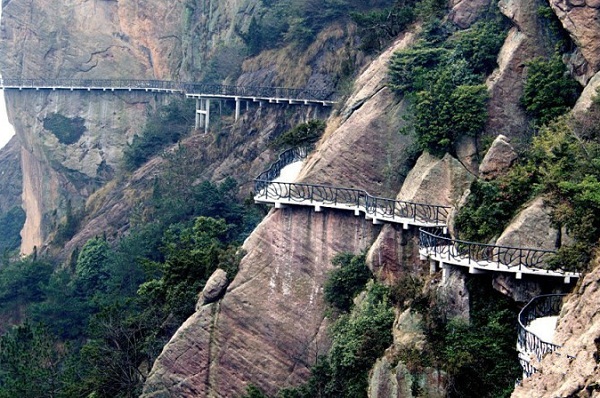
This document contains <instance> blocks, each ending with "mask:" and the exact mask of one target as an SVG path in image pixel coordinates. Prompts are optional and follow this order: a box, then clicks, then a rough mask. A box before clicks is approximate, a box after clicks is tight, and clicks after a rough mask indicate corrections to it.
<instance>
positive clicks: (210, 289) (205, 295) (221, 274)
mask: <svg viewBox="0 0 600 398" xmlns="http://www.w3.org/2000/svg"><path fill="white" fill-rule="evenodd" d="M228 283H229V281H228V280H227V272H225V271H224V270H222V269H221V268H218V269H217V270H216V271H215V272H213V274H212V275H211V276H210V278H208V280H207V281H206V285H204V289H202V293H201V294H200V298H199V300H198V304H197V305H196V311H199V310H200V309H201V308H202V305H203V304H208V303H212V302H213V301H215V300H216V299H218V298H219V297H220V296H221V295H222V294H223V292H224V291H225V288H226V287H227V284H228Z"/></svg>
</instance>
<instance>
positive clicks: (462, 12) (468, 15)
mask: <svg viewBox="0 0 600 398" xmlns="http://www.w3.org/2000/svg"><path fill="white" fill-rule="evenodd" d="M489 5H490V1H489V0H476V1H468V0H453V1H452V2H451V4H450V7H451V10H450V14H449V15H448V18H449V19H450V20H451V21H452V22H454V23H455V24H456V25H457V26H458V27H460V28H461V29H466V28H468V27H469V26H471V24H472V23H473V22H475V20H476V19H477V17H479V15H481V12H482V11H483V10H485V9H486V8H487V7H489Z"/></svg>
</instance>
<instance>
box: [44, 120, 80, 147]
mask: <svg viewBox="0 0 600 398" xmlns="http://www.w3.org/2000/svg"><path fill="white" fill-rule="evenodd" d="M43 125H44V129H46V130H48V131H50V132H51V133H52V134H54V136H55V137H56V138H58V141H59V142H60V143H62V144H65V145H70V144H74V143H76V142H77V141H79V138H81V136H82V135H83V133H85V132H86V130H87V129H86V127H85V120H84V119H83V118H81V117H79V116H77V117H73V118H71V117H66V116H63V115H61V114H60V113H51V114H50V115H48V116H46V117H45V118H44V121H43Z"/></svg>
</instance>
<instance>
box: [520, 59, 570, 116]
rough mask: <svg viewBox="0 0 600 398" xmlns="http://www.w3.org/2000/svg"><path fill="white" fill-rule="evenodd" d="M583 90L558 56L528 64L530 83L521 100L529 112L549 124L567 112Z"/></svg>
mask: <svg viewBox="0 0 600 398" xmlns="http://www.w3.org/2000/svg"><path fill="white" fill-rule="evenodd" d="M580 92H581V87H580V86H579V84H578V83H577V82H576V81H575V80H574V79H573V78H571V77H570V76H569V74H568V73H567V68H566V66H565V64H564V63H563V62H562V60H561V58H560V57H559V56H558V55H555V56H554V57H552V58H551V59H549V60H544V59H543V58H536V59H534V60H532V61H530V62H528V63H527V80H526V81H525V87H524V89H523V98H522V100H521V102H522V104H523V106H524V107H525V110H526V111H527V113H529V114H530V115H531V116H532V117H534V118H536V119H537V120H538V122H539V123H540V124H546V123H548V122H550V121H551V120H552V119H554V118H556V117H557V116H560V115H563V114H564V113H566V112H567V111H568V110H569V109H571V107H572V106H573V105H574V104H575V101H577V98H578V97H579V93H580Z"/></svg>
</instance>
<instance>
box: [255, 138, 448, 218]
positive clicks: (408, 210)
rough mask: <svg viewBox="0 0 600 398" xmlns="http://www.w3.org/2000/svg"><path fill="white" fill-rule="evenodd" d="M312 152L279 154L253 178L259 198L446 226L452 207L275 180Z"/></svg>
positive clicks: (295, 149) (293, 150)
mask: <svg viewBox="0 0 600 398" xmlns="http://www.w3.org/2000/svg"><path fill="white" fill-rule="evenodd" d="M309 152H310V150H309V149H307V148H294V149H289V150H287V151H285V152H283V153H282V154H281V155H279V159H278V160H277V161H276V162H274V163H273V164H272V165H271V166H270V167H269V168H268V169H267V170H265V171H263V172H262V173H261V174H259V175H258V176H257V177H256V178H255V179H254V192H255V194H256V198H264V199H269V200H274V201H276V200H279V199H284V200H287V201H288V202H291V203H307V202H308V203H311V204H313V203H314V204H315V205H318V204H321V205H333V206H339V207H348V208H351V209H355V210H359V211H364V212H365V214H367V215H370V216H373V217H374V218H383V219H388V220H389V219H390V218H391V219H395V218H398V219H410V220H413V221H414V222H419V223H421V224H432V226H445V225H446V219H447V217H448V214H449V210H450V208H451V207H450V206H441V205H431V204H426V203H417V202H409V201H403V200H396V199H387V198H381V197H377V196H373V195H370V194H369V193H368V192H367V191H365V190H362V189H355V188H344V187H336V186H331V185H322V184H308V183H290V182H278V181H274V180H275V179H276V178H277V177H278V176H279V173H280V172H281V169H283V168H284V167H285V166H287V165H289V164H291V163H293V162H296V161H298V160H301V159H304V158H305V157H306V156H308V153H309Z"/></svg>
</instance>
